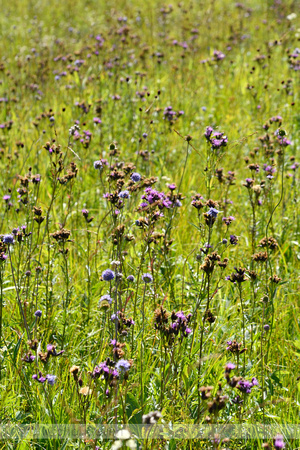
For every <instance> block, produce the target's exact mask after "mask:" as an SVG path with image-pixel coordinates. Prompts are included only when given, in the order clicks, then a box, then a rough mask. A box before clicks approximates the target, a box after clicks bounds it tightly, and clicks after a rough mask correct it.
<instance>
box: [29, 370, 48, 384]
mask: <svg viewBox="0 0 300 450" xmlns="http://www.w3.org/2000/svg"><path fill="white" fill-rule="evenodd" d="M32 379H33V380H36V381H38V382H39V383H45V381H46V377H44V376H43V374H42V372H39V374H38V375H36V374H35V375H32Z"/></svg>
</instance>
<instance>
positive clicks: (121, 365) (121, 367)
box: [115, 359, 131, 373]
mask: <svg viewBox="0 0 300 450" xmlns="http://www.w3.org/2000/svg"><path fill="white" fill-rule="evenodd" d="M115 367H116V369H117V370H118V371H119V372H121V373H125V372H128V370H129V369H130V367H131V366H130V362H129V361H127V360H126V359H119V361H118V362H117V364H116V366H115Z"/></svg>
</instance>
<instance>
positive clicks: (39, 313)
mask: <svg viewBox="0 0 300 450" xmlns="http://www.w3.org/2000/svg"><path fill="white" fill-rule="evenodd" d="M34 315H35V317H42V311H41V310H40V309H38V310H37V311H36V312H35V313H34Z"/></svg>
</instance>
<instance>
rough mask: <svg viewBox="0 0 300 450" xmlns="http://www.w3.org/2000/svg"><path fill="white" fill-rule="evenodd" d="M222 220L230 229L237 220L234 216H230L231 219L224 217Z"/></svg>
mask: <svg viewBox="0 0 300 450" xmlns="http://www.w3.org/2000/svg"><path fill="white" fill-rule="evenodd" d="M222 220H223V222H224V223H225V225H227V226H228V227H229V225H230V224H231V222H233V221H234V220H235V218H234V217H233V216H229V217H223V219H222Z"/></svg>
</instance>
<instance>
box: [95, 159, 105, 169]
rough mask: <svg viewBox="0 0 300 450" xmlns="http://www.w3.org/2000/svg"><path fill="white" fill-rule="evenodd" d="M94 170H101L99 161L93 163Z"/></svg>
mask: <svg viewBox="0 0 300 450" xmlns="http://www.w3.org/2000/svg"><path fill="white" fill-rule="evenodd" d="M94 168H95V169H96V170H100V169H102V168H103V165H102V162H101V161H95V162H94Z"/></svg>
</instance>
